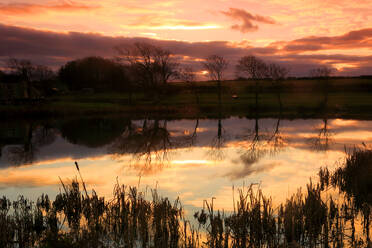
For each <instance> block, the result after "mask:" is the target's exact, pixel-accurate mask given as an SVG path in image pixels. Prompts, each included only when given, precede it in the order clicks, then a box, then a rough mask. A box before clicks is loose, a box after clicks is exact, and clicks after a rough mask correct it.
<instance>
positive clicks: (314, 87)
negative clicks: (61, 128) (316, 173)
mask: <svg viewBox="0 0 372 248" xmlns="http://www.w3.org/2000/svg"><path fill="white" fill-rule="evenodd" d="M196 85H197V86H196V87H195V88H194V89H192V88H191V87H190V85H187V84H186V83H171V84H170V85H169V86H168V88H167V90H166V92H164V93H163V94H162V95H161V96H160V97H156V98H152V97H150V96H148V95H146V96H145V95H144V94H142V93H140V92H137V93H134V94H133V95H132V98H131V100H130V99H129V95H128V94H126V93H107V92H106V93H92V94H86V93H85V94H83V93H76V92H75V93H69V94H66V95H61V96H55V97H50V98H48V99H47V100H46V102H44V103H41V104H38V105H33V106H28V105H25V104H24V105H17V106H15V105H3V106H0V113H1V114H2V116H3V117H6V116H7V117H9V116H13V117H14V116H23V117H24V116H27V115H29V116H37V115H39V116H71V115H76V116H78V115H95V114H119V113H120V114H123V115H131V116H138V117H142V116H145V115H147V114H148V113H151V114H158V115H160V116H167V117H173V118H192V117H195V116H199V117H221V116H222V117H228V116H248V117H255V116H257V115H258V116H259V117H267V116H276V115H279V114H280V115H282V116H284V117H287V118H294V117H302V118H306V117H309V118H310V117H311V118H315V117H318V118H319V117H320V118H321V117H322V115H325V114H326V115H327V116H328V117H329V118H332V117H333V118H337V117H343V118H361V116H363V117H364V118H365V119H370V118H372V91H371V89H372V80H371V79H360V78H359V79H350V78H348V79H330V80H328V81H322V80H287V81H284V82H282V83H281V86H280V87H278V86H276V85H275V84H273V82H271V81H265V80H263V81H260V82H259V84H258V85H259V87H258V88H256V83H255V82H253V81H227V82H224V83H223V84H222V90H221V100H219V98H218V91H217V87H216V84H215V83H214V82H199V83H196ZM325 86H326V88H325ZM195 92H196V94H195ZM233 95H236V96H237V98H233V97H232V96H233Z"/></svg>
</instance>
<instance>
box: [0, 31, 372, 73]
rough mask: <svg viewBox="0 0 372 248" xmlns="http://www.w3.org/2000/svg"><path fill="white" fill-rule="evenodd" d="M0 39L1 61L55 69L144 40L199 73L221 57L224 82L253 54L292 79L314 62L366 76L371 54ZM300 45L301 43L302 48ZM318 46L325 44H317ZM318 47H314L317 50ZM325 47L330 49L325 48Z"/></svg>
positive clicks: (27, 36)
mask: <svg viewBox="0 0 372 248" xmlns="http://www.w3.org/2000/svg"><path fill="white" fill-rule="evenodd" d="M371 30H372V29H371ZM369 35H370V34H369V32H368V30H359V31H353V32H350V33H347V34H345V35H343V36H337V37H323V38H321V37H318V38H319V40H322V39H325V38H327V39H330V40H331V41H329V42H331V43H332V42H333V41H332V40H336V41H335V44H338V46H339V47H342V46H343V45H342V44H343V43H342V41H344V44H349V45H350V44H352V43H353V42H355V43H361V42H364V43H365V42H368V38H366V37H369ZM0 36H1V39H0V61H6V60H8V58H9V57H16V58H26V59H30V60H32V61H33V62H34V63H37V64H44V65H48V66H52V67H53V68H58V66H60V65H62V64H64V63H65V62H67V61H69V60H72V59H76V58H81V57H85V56H103V57H108V58H110V57H114V56H116V55H117V54H116V51H115V49H114V47H115V46H118V45H123V46H127V45H130V44H132V43H134V42H148V43H152V44H154V45H156V46H161V47H164V48H167V49H169V50H170V51H172V52H173V53H174V54H175V55H176V56H177V57H178V58H183V63H185V64H188V65H192V66H193V67H194V68H195V69H201V66H200V59H203V58H206V57H207V56H209V55H211V54H218V55H221V56H224V57H226V59H228V60H229V62H230V65H231V66H230V67H229V71H228V73H227V77H228V78H232V77H234V76H235V73H234V65H235V64H236V62H237V61H238V59H239V58H240V57H242V56H245V55H256V56H259V57H261V58H262V59H264V60H265V61H267V62H276V63H280V64H282V65H284V66H287V67H290V68H291V75H292V76H306V75H308V72H309V70H310V69H312V68H314V67H316V66H319V64H326V65H330V66H332V65H333V64H337V63H344V64H353V65H354V67H353V68H350V69H347V70H344V71H343V72H340V73H339V74H343V75H360V74H371V73H372V72H371V70H370V69H371V67H372V56H371V55H370V56H356V55H344V54H333V55H327V54H312V55H304V54H301V52H302V51H304V50H305V48H306V47H304V46H305V45H312V46H316V41H315V40H317V39H315V38H314V37H313V38H304V39H299V40H295V41H292V42H287V43H283V42H277V43H272V44H270V45H269V46H266V47H252V46H248V45H246V46H235V45H234V43H231V42H228V41H211V42H185V41H174V40H159V39H150V38H138V37H137V38H136V37H135V38H129V37H112V36H103V35H100V34H94V33H78V32H69V33H57V32H48V31H40V30H34V29H29V28H21V27H15V26H8V25H2V24H0ZM300 40H301V42H303V43H304V44H303V45H302V46H303V47H302V50H299V51H296V50H295V49H292V50H290V51H289V50H288V49H287V48H288V46H289V45H294V44H295V43H297V44H298V42H299V41H300ZM305 41H306V42H307V43H306V44H305ZM311 42H313V43H311ZM323 43H326V42H325V41H323ZM323 43H319V44H318V45H319V46H323ZM283 44H284V45H283ZM327 44H328V43H327ZM328 46H330V45H329V44H328ZM335 46H336V45H335ZM345 46H346V45H345ZM282 47H284V48H282ZM286 47H287V48H286ZM286 49H287V50H286ZM312 49H313V50H314V49H315V48H314V47H313V48H312ZM320 49H323V48H320ZM306 51H307V50H306ZM358 73H360V74H358Z"/></svg>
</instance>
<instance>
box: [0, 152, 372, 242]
mask: <svg viewBox="0 0 372 248" xmlns="http://www.w3.org/2000/svg"><path fill="white" fill-rule="evenodd" d="M371 166H372V151H371V150H354V152H353V153H351V154H349V155H347V157H346V161H345V164H344V166H342V167H340V168H338V169H337V170H335V171H334V172H330V171H329V170H328V169H321V170H320V172H319V183H317V184H314V183H313V182H312V181H310V182H309V183H308V184H307V189H306V192H305V193H302V192H301V190H298V193H296V194H294V195H293V196H291V197H290V198H289V199H287V200H286V202H284V203H282V204H280V205H279V206H274V205H273V203H272V201H271V198H269V197H266V196H265V195H264V194H263V193H262V191H261V190H260V189H259V188H258V189H257V188H255V186H253V185H251V186H250V187H248V188H246V189H241V190H239V191H238V192H239V198H238V200H236V201H235V203H234V210H233V211H232V212H224V211H223V210H215V209H214V206H213V199H212V200H211V201H205V202H204V204H203V206H204V207H203V208H202V209H201V210H200V211H198V212H196V213H195V214H194V220H187V219H186V218H185V213H184V209H183V207H182V205H181V203H180V201H179V199H177V200H175V201H174V202H171V201H170V200H169V199H168V198H163V197H161V196H159V195H158V194H157V192H156V190H152V191H151V194H148V193H146V192H139V191H138V190H137V189H136V188H135V187H126V186H124V185H119V184H117V185H116V186H115V188H114V191H113V194H114V196H113V198H112V199H110V200H106V199H104V198H103V197H99V196H98V195H97V194H96V192H95V191H94V190H92V191H90V192H88V191H87V189H86V185H85V184H84V181H83V179H82V176H81V174H80V171H79V167H78V164H76V167H77V171H78V173H79V177H80V180H78V179H75V180H73V181H72V182H71V184H65V183H64V182H62V181H61V187H62V191H61V193H59V194H58V195H57V196H56V198H55V200H54V201H51V200H50V199H49V197H48V196H47V195H42V196H41V197H40V198H39V199H38V200H37V201H36V203H34V202H31V201H30V200H27V199H26V198H24V197H23V196H20V197H19V198H18V200H17V201H14V202H10V201H9V200H8V199H7V198H6V197H3V198H2V199H1V200H0V246H1V247H221V248H222V247H226V248H228V247H300V246H301V247H320V246H321V247H344V246H350V247H370V246H371V241H370V226H371V222H370V221H371V217H372V214H371V206H372V202H371V199H372V197H371V191H370V189H371V181H370V178H371V172H372V167H371ZM337 190H338V191H339V194H337V192H336V191H337ZM332 192H333V193H332Z"/></svg>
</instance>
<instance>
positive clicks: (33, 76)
mask: <svg viewBox="0 0 372 248" xmlns="http://www.w3.org/2000/svg"><path fill="white" fill-rule="evenodd" d="M8 69H9V70H10V72H11V73H12V74H15V75H17V76H18V77H19V78H20V80H21V81H22V82H23V83H24V84H25V97H26V98H30V97H31V91H32V85H33V83H35V82H42V81H46V80H50V79H52V78H53V77H54V72H53V71H52V70H51V69H50V68H49V67H47V66H43V65H34V64H33V63H32V62H31V61H30V60H26V59H15V58H10V59H9V60H8Z"/></svg>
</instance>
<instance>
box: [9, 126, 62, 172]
mask: <svg viewBox="0 0 372 248" xmlns="http://www.w3.org/2000/svg"><path fill="white" fill-rule="evenodd" d="M56 133H57V132H56V130H55V129H53V128H51V127H49V126H47V125H45V126H42V125H40V126H36V125H35V124H33V123H32V122H31V123H27V124H26V128H25V136H24V142H23V144H20V145H10V146H8V147H6V149H5V152H4V157H5V159H6V160H7V161H8V162H9V163H10V164H11V165H14V166H18V165H25V164H32V163H33V162H34V161H35V160H36V154H37V152H38V150H39V148H40V147H43V146H47V145H50V144H52V143H53V142H54V140H55V139H56Z"/></svg>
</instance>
